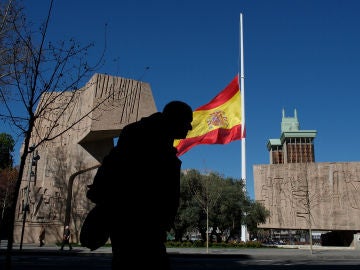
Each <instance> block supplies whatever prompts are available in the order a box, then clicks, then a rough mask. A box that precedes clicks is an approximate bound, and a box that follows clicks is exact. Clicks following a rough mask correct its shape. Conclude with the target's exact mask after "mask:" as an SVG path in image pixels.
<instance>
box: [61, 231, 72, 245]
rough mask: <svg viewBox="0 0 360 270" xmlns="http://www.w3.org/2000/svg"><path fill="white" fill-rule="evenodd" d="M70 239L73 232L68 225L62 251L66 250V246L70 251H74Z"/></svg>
mask: <svg viewBox="0 0 360 270" xmlns="http://www.w3.org/2000/svg"><path fill="white" fill-rule="evenodd" d="M70 237H71V231H70V228H69V225H66V226H65V229H64V234H63V239H62V243H61V248H60V250H64V246H65V245H68V246H69V250H72V246H71V243H70Z"/></svg>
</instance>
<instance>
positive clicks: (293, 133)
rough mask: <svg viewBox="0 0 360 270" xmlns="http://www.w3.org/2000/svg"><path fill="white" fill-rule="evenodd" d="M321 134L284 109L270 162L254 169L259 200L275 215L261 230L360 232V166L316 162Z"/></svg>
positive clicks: (271, 144)
mask: <svg viewBox="0 0 360 270" xmlns="http://www.w3.org/2000/svg"><path fill="white" fill-rule="evenodd" d="M316 135H317V131H316V130H301V129H300V128H299V121H298V118H297V112H296V110H295V111H294V117H286V116H285V112H284V110H283V112H282V122H281V135H280V138H279V139H269V141H268V142H267V149H268V151H269V156H270V164H267V165H254V166H253V175H254V186H255V200H256V201H259V202H261V203H262V204H263V205H264V206H265V207H266V208H267V209H268V210H269V211H270V217H269V218H268V219H267V221H266V223H265V224H260V225H259V227H260V228H268V229H278V230H308V229H312V230H318V231H338V232H339V231H340V232H345V234H346V232H348V233H349V234H352V233H353V232H356V231H359V230H360V219H359V216H360V162H320V163H317V162H315V149H314V139H315V137H316ZM329 147H331V146H329ZM337 235H339V234H337ZM343 235H344V234H343Z"/></svg>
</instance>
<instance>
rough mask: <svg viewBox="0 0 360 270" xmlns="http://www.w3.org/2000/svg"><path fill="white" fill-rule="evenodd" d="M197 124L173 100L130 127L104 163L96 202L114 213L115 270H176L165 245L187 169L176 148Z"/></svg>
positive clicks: (188, 109) (93, 194)
mask: <svg viewBox="0 0 360 270" xmlns="http://www.w3.org/2000/svg"><path fill="white" fill-rule="evenodd" d="M192 119H193V115H192V109H191V107H190V106H189V105H187V104H186V103H184V102H181V101H172V102H170V103H168V104H167V105H166V106H165V107H164V109H163V111H162V112H157V113H154V114H152V115H150V116H148V117H144V118H142V119H141V120H139V121H137V122H134V123H131V124H129V125H127V126H125V127H124V128H123V130H122V131H121V133H120V135H119V138H118V142H117V145H116V146H115V147H114V148H113V149H112V150H111V151H110V153H109V154H108V155H107V156H106V157H105V158H104V160H103V163H102V166H101V167H100V168H99V170H101V173H99V174H101V181H95V180H96V177H95V179H94V184H93V187H90V190H91V189H92V192H91V196H90V197H92V198H90V199H91V200H92V201H96V202H97V205H101V206H102V208H103V209H106V210H105V211H107V212H108V213H107V217H108V219H107V220H103V222H107V223H108V224H109V227H110V240H111V245H112V253H113V261H112V269H123V267H124V266H127V265H131V266H132V267H131V268H136V269H157V270H164V269H166V270H167V269H170V263H169V259H168V254H167V252H166V248H165V241H166V233H167V232H168V231H169V230H170V229H171V227H172V226H173V223H174V219H175V215H176V213H177V210H178V206H179V197H180V169H181V161H180V160H179V158H178V157H177V155H176V154H177V150H176V148H174V147H173V143H174V139H183V138H185V137H186V135H187V133H188V131H189V130H191V129H192V126H191V122H192ZM97 182H98V183H99V182H100V183H101V186H100V184H99V185H96V184H97ZM88 197H89V196H88ZM138 252H140V253H141V255H139V257H138V260H137V259H136V258H137V257H136V254H137V253H138Z"/></svg>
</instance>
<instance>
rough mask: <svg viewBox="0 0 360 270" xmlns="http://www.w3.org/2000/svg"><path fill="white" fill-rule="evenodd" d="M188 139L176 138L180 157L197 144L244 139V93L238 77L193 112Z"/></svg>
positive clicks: (222, 142)
mask: <svg viewBox="0 0 360 270" xmlns="http://www.w3.org/2000/svg"><path fill="white" fill-rule="evenodd" d="M191 125H192V130H190V131H189V132H188V134H187V136H186V138H185V139H181V140H175V141H174V147H176V148H177V150H178V153H177V155H178V156H180V155H182V154H184V153H186V152H187V151H189V150H190V148H192V147H194V146H196V145H198V144H227V143H229V142H232V141H235V140H241V139H242V138H244V137H245V132H244V133H243V134H244V135H243V136H241V95H240V87H239V79H238V76H235V78H234V79H233V80H232V81H231V82H230V84H229V85H228V86H226V88H225V89H224V90H222V91H221V92H220V93H219V94H218V95H217V96H216V97H215V98H213V99H212V100H211V101H210V102H209V103H207V104H205V105H203V106H201V107H199V108H197V109H196V110H195V111H194V112H193V121H192V122H191Z"/></svg>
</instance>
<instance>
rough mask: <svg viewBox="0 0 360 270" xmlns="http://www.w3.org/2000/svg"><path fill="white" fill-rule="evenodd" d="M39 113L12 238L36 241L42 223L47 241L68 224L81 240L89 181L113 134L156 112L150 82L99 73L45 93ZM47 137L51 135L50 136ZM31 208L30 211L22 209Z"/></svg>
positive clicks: (75, 238)
mask: <svg viewBox="0 0 360 270" xmlns="http://www.w3.org/2000/svg"><path fill="white" fill-rule="evenodd" d="M39 104H40V105H39V106H43V105H44V104H47V105H46V107H44V106H43V107H38V108H37V112H39V111H40V109H41V111H43V110H44V111H43V112H42V113H41V114H40V115H39V116H40V118H39V120H38V121H37V122H35V128H34V132H33V134H32V136H31V142H30V145H33V144H34V145H36V144H38V143H39V142H40V141H43V143H42V144H40V145H39V147H38V148H37V149H36V150H35V151H33V152H31V154H29V155H28V161H27V164H26V166H25V173H24V175H23V180H22V183H21V187H20V192H19V199H18V203H17V211H16V220H15V230H14V241H15V242H17V243H19V242H23V243H34V242H38V236H39V233H40V228H41V225H42V224H44V225H45V227H46V238H45V241H46V243H56V242H60V241H61V239H62V233H63V228H64V226H65V225H70V228H71V231H72V237H73V239H72V241H74V242H79V241H78V240H79V233H80V229H81V225H82V222H83V221H84V219H85V216H86V214H87V213H88V212H89V210H90V209H91V207H93V204H92V203H91V202H90V201H89V200H88V199H87V198H86V196H85V195H86V191H87V185H89V184H91V183H92V180H93V176H94V174H95V172H96V170H97V168H98V167H99V166H100V163H101V162H102V159H103V157H104V156H105V155H106V154H107V153H108V152H109V151H110V149H111V148H112V147H113V145H114V139H115V138H116V137H117V136H118V135H119V133H120V132H121V129H122V128H123V127H124V126H125V125H127V124H128V123H131V122H134V121H137V120H138V119H140V118H141V117H144V116H148V115H150V114H152V113H154V112H156V111H157V108H156V105H155V101H154V98H153V96H152V92H151V88H150V85H149V84H148V83H145V82H141V81H135V80H132V79H126V78H121V77H114V76H110V75H105V74H95V75H93V76H92V77H91V79H90V80H89V82H88V83H86V85H85V86H84V87H82V88H81V89H77V90H75V91H69V92H63V93H61V94H59V93H57V92H48V93H45V94H44V95H43V96H42V97H41V100H40V102H39ZM46 138H52V139H51V140H47V139H46ZM24 209H27V211H23V210H24Z"/></svg>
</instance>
